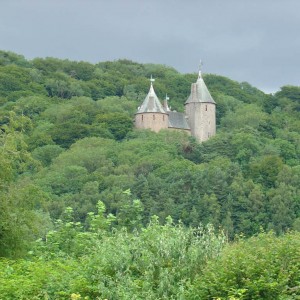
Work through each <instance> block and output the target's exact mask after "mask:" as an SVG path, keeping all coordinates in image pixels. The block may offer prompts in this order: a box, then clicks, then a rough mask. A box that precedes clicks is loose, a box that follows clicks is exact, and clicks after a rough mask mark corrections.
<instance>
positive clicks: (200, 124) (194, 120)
mask: <svg viewBox="0 0 300 300" xmlns="http://www.w3.org/2000/svg"><path fill="white" fill-rule="evenodd" d="M185 114H186V117H187V121H188V124H189V126H190V128H191V134H192V136H194V137H195V138H196V139H197V140H198V141H199V142H204V141H206V140H208V139H209V138H210V137H211V136H213V135H215V134H216V102H215V101H214V100H213V98H212V96H211V95H210V93H209V91H208V89H207V87H206V85H205V82H204V81H203V78H202V74H201V70H200V71H199V76H198V79H197V82H196V83H192V87H191V94H190V96H189V97H188V99H187V101H186V102H185Z"/></svg>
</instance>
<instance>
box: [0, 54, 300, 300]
mask: <svg viewBox="0 0 300 300" xmlns="http://www.w3.org/2000/svg"><path fill="white" fill-rule="evenodd" d="M151 75H152V76H154V77H155V78H156V79H157V80H156V82H155V89H156V92H157V94H158V96H159V97H160V98H161V99H162V98H164V97H165V94H166V93H168V95H169V96H170V105H171V106H172V108H173V109H176V110H177V111H183V109H184V102H185V100H186V98H187V97H188V94H189V92H190V84H191V83H192V82H194V81H195V80H196V78H197V75H196V74H180V73H178V72H177V71H176V70H174V69H173V68H171V67H167V66H164V65H155V64H139V63H135V62H132V61H129V60H118V61H114V62H100V63H98V64H96V65H93V64H90V63H87V62H74V61H69V60H60V59H55V58H45V59H41V58H36V59H34V60H32V61H27V60H26V59H25V58H24V57H23V56H20V55H17V54H14V53H11V52H5V51H0V126H1V127H0V197H1V202H0V256H6V257H20V256H21V257H25V256H26V253H27V251H28V250H29V249H32V251H30V252H29V253H30V257H28V256H27V257H28V259H27V260H18V261H16V262H14V261H4V260H3V261H1V262H0V265H1V266H0V270H1V271H0V295H1V296H0V298H1V297H2V298H3V299H41V298H42V299H70V297H71V298H72V299H80V297H81V298H84V297H89V298H90V299H97V297H98V298H99V299H105V298H107V299H184V297H185V298H187V299H189V298H188V297H187V296H186V295H187V294H186V293H185V292H186V291H187V289H188V287H191V290H190V292H191V293H190V294H188V295H190V296H191V297H192V299H193V298H197V299H198V298H199V297H198V296H197V293H198V291H201V293H204V291H206V292H207V289H205V288H204V286H203V285H202V283H201V282H202V281H201V280H202V279H201V278H202V277H203V276H204V277H203V278H204V279H203V282H205V283H206V282H207V285H205V286H207V287H209V286H210V284H212V285H214V287H213V288H212V289H210V291H213V289H216V291H217V288H219V287H220V288H224V290H222V292H220V293H219V290H218V292H216V293H215V294H214V296H211V297H210V298H213V297H215V298H216V297H221V298H222V297H223V298H228V299H256V298H259V297H261V299H264V298H265V299H268V297H269V298H272V299H276V297H277V298H279V297H280V296H279V295H280V294H282V295H283V296H282V297H283V298H282V299H292V298H293V297H294V296H293V295H292V293H295V295H297V293H298V290H297V289H296V286H297V285H296V284H295V285H294V286H293V285H292V284H291V285H289V283H287V284H286V286H288V287H289V288H286V289H285V288H283V284H282V281H281V279H282V278H285V277H284V276H285V274H288V276H290V277H289V278H294V277H293V276H294V273H289V272H290V270H292V267H291V264H289V265H288V267H287V269H284V266H283V267H282V266H281V267H278V265H276V264H277V263H278V261H279V260H280V259H281V258H284V259H286V258H285V257H283V256H280V255H281V254H280V255H279V254H278V256H276V255H277V254H276V253H277V252H276V251H277V250H278V249H279V250H280V249H281V250H280V251H282V253H283V251H284V250H283V249H284V248H280V247H279V245H280V243H283V244H284V243H285V240H284V239H285V238H286V239H289V238H290V239H291V243H292V244H293V243H294V241H293V240H294V236H293V235H292V234H287V235H284V234H285V233H286V232H288V231H289V230H290V229H291V228H293V229H295V230H300V204H299V203H300V184H299V182H300V179H299V178H300V169H299V163H300V121H299V120H300V117H299V87H293V86H285V87H282V88H281V90H280V91H279V92H277V93H276V94H275V95H271V94H270V95H265V94H264V93H263V92H261V91H259V90H258V89H256V88H255V87H252V86H251V85H250V84H248V83H246V82H242V83H238V82H235V81H233V80H230V79H228V78H225V77H222V76H217V75H212V74H205V75H204V77H205V82H206V84H207V86H208V88H209V90H210V92H211V93H212V95H213V97H214V99H215V100H216V102H217V125H218V128H217V129H218V130H217V135H216V136H214V137H212V138H211V139H209V140H208V141H206V142H205V143H202V144H198V143H197V142H196V141H195V139H194V138H192V137H189V136H187V135H186V134H184V133H182V132H173V131H168V130H167V131H163V130H162V131H161V132H159V133H154V132H151V131H149V130H135V129H134V128H133V116H134V113H135V111H136V108H137V107H138V106H139V105H140V103H141V101H142V100H143V98H144V97H145V94H146V93H147V91H148V88H149V77H150V76H151ZM124 191H125V192H124ZM70 207H72V209H71V208H70ZM154 215H155V217H153V216H154ZM49 216H51V218H50V217H49ZM169 216H171V217H169ZM200 223H201V224H202V225H201V226H200V227H198V226H199V224H200ZM208 224H213V225H214V226H215V228H222V229H223V230H224V232H225V233H226V234H227V236H228V238H229V239H230V240H233V239H234V238H235V236H236V235H243V236H246V237H250V236H252V235H254V234H256V233H258V232H260V231H261V230H273V231H274V232H275V233H276V234H279V235H283V236H282V237H281V238H279V239H277V238H275V237H274V236H264V235H262V236H259V237H257V238H256V239H250V240H249V242H247V241H246V240H245V241H244V240H242V241H241V242H239V243H236V244H233V246H232V248H230V247H229V248H227V249H229V250H226V251H225V252H224V253H223V254H222V256H221V257H220V260H218V261H217V262H216V261H215V260H214V259H213V257H214V256H215V255H221V254H220V251H221V250H220V249H221V248H222V245H223V244H224V236H223V235H222V234H220V235H216V234H213V233H212V227H211V225H208ZM189 226H192V227H189ZM203 228H205V229H203ZM46 232H47V234H46ZM296 236H297V235H296V234H295V237H296ZM35 239H38V242H37V243H36V246H35V247H33V246H32V243H33V241H34V240H35ZM257 239H258V240H257ZM268 242H269V243H270V245H271V246H270V249H275V250H274V251H273V250H272V251H273V252H272V253H273V255H274V257H279V258H278V261H277V260H275V261H272V260H270V259H269V256H268V255H267V253H266V252H265V250H260V249H264V247H265V245H267V244H268ZM247 243H249V245H248V244H247ZM259 243H262V244H263V246H261V247H260V246H257V247H258V249H259V251H261V252H259V251H258V253H260V255H261V256H262V257H265V260H263V261H262V262H261V261H260V260H259V257H256V256H255V253H254V250H253V249H254V248H253V249H252V248H251V246H250V245H252V244H253V245H256V244H259ZM264 243H265V244H264ZM239 245H242V246H239ZM284 245H286V247H287V244H284ZM235 247H236V248H235ZM239 247H241V248H239ZM243 247H244V248H245V249H249V251H248V250H246V251H244V252H245V253H242V252H241V253H239V251H242V250H241V249H242V248H243ZM247 247H248V248H247ZM235 249H238V250H235ZM279 250H278V251H279ZM231 251H232V253H234V254H233V256H232V265H233V266H234V268H235V263H234V257H235V255H236V256H237V258H239V257H241V260H238V259H237V260H236V261H238V263H237V265H236V266H237V267H236V269H234V270H235V271H236V272H238V270H239V269H240V270H243V266H244V265H243V264H246V267H245V269H246V270H247V272H248V273H247V274H250V273H251V272H252V271H251V270H252V269H253V270H257V272H256V271H255V272H254V273H253V274H252V275H251V274H250V275H249V278H251V280H248V281H247V282H246V283H245V282H243V284H240V282H241V280H240V279H239V280H240V281H239V282H238V284H236V282H234V281H232V280H231V279H232V278H231V277H230V276H231V275H232V273H230V274H231V275H230V274H229V275H228V272H227V269H228V268H227V267H226V268H225V267H224V268H223V262H224V266H225V265H226V264H225V263H227V262H228V261H230V260H229V258H228V257H229V256H230V255H231ZM235 251H236V252H235ZM247 251H248V253H250V254H251V255H250V256H249V255H248V253H247ZM280 251H279V252H280ZM293 255H294V254H293ZM226 257H227V258H226ZM251 257H256V258H257V261H259V264H258V266H256V265H254V263H253V262H252V261H250V259H251ZM222 259H223V260H224V261H222ZM230 259H231V258H230ZM208 261H210V262H209V264H208V266H207V267H206V268H207V270H208V271H207V274H206V273H205V272H203V270H204V267H205V265H206V264H207V262H208ZM266 262H268V264H269V265H268V266H270V270H272V268H273V266H275V265H276V266H277V267H274V268H277V269H276V270H277V271H278V270H279V271H278V273H277V274H279V275H280V276H279V277H278V276H277V275H276V274H275V273H276V272H275V273H274V274H275V275H276V276H277V277H276V276H275V275H274V274H273V273H272V274H273V275H274V276H273V275H272V274H271V275H272V276H271V277H270V278H271V279H270V280H269V281H268V279H267V277H266V276H265V273H264V271H263V269H262V268H265V269H267V268H268V266H267V263H266ZM218 263H220V266H222V268H219V270H218V269H217V267H218ZM251 264H252V267H253V268H252V267H251ZM260 265H261V266H260ZM295 265H296V266H297V262H296V263H295ZM2 266H3V268H2ZM216 266H217V267H216ZM251 268H252V269H251ZM280 268H282V270H285V271H284V272H285V273H284V274H283V275H282V274H281V273H280V272H281V271H280V270H281V269H280ZM210 270H211V271H210ZM225 271H226V272H227V273H226V272H225ZM272 272H273V271H272ZM291 272H292V271H291ZM205 276H207V277H205ZM209 276H211V277H209ZM218 276H220V277H218ZM222 276H223V277H222ZM226 276H229V277H230V278H231V279H230V280H227V279H226V278H227V277H226ZM247 276H248V275H247ZM196 277H197V278H198V279H196V281H194V279H195V278H196ZM209 278H212V279H214V278H215V279H216V278H224V281H223V282H222V284H218V283H214V281H213V280H210V279H209ZM258 278H261V279H258ZM295 278H296V277H295ZM206 280H207V281H206ZM260 280H261V281H260ZM297 280H298V279H297ZM199 282H200V283H199ZM251 282H255V283H256V288H255V287H254V285H253V284H252V283H251ZM285 282H286V281H285ZM295 282H296V279H295ZM293 284H294V283H293ZM268 293H269V294H268ZM203 295H204V294H203ZM205 295H206V294H205ZM249 295H251V296H249ZM257 295H259V296H257ZM261 295H262V296H261ZM268 295H269V296H268ZM247 297H248V298H247ZM255 297H256V298H255ZM284 297H285V298H284ZM295 297H296V296H295ZM200 298H201V297H200ZM202 298H203V299H207V298H209V297H206V296H203V297H202ZM216 299H217V298H216Z"/></svg>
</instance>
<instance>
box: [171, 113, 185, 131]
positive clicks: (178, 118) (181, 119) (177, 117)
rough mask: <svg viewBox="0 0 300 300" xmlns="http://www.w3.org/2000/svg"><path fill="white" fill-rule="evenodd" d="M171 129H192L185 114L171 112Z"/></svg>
mask: <svg viewBox="0 0 300 300" xmlns="http://www.w3.org/2000/svg"><path fill="white" fill-rule="evenodd" d="M168 115H169V128H178V129H190V126H189V125H188V123H187V121H186V118H185V115H184V113H179V112H175V111H169V112H168Z"/></svg>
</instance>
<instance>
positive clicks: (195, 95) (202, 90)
mask: <svg viewBox="0 0 300 300" xmlns="http://www.w3.org/2000/svg"><path fill="white" fill-rule="evenodd" d="M194 102H198V103H199V102H200V103H201V102H202V103H214V104H215V103H216V102H215V101H214V99H213V98H212V96H211V94H210V93H209V91H208V89H207V87H206V84H205V82H204V80H203V78H202V75H201V71H199V76H198V79H197V82H196V83H192V87H191V94H190V96H189V97H188V99H187V100H186V102H185V104H188V103H194Z"/></svg>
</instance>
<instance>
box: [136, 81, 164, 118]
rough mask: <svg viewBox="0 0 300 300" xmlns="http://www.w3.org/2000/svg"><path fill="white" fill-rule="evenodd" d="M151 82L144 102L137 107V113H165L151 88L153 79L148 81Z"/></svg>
mask: <svg viewBox="0 0 300 300" xmlns="http://www.w3.org/2000/svg"><path fill="white" fill-rule="evenodd" d="M150 81H151V85H150V89H149V92H148V94H147V96H146V98H145V100H144V102H143V103H142V105H141V106H140V107H139V109H138V111H137V113H138V114H140V113H146V112H159V113H164V114H165V113H166V111H165V110H164V108H163V106H162V105H161V103H160V101H159V99H158V97H157V96H156V94H155V91H154V88H153V81H154V79H152V77H151V79H150Z"/></svg>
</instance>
